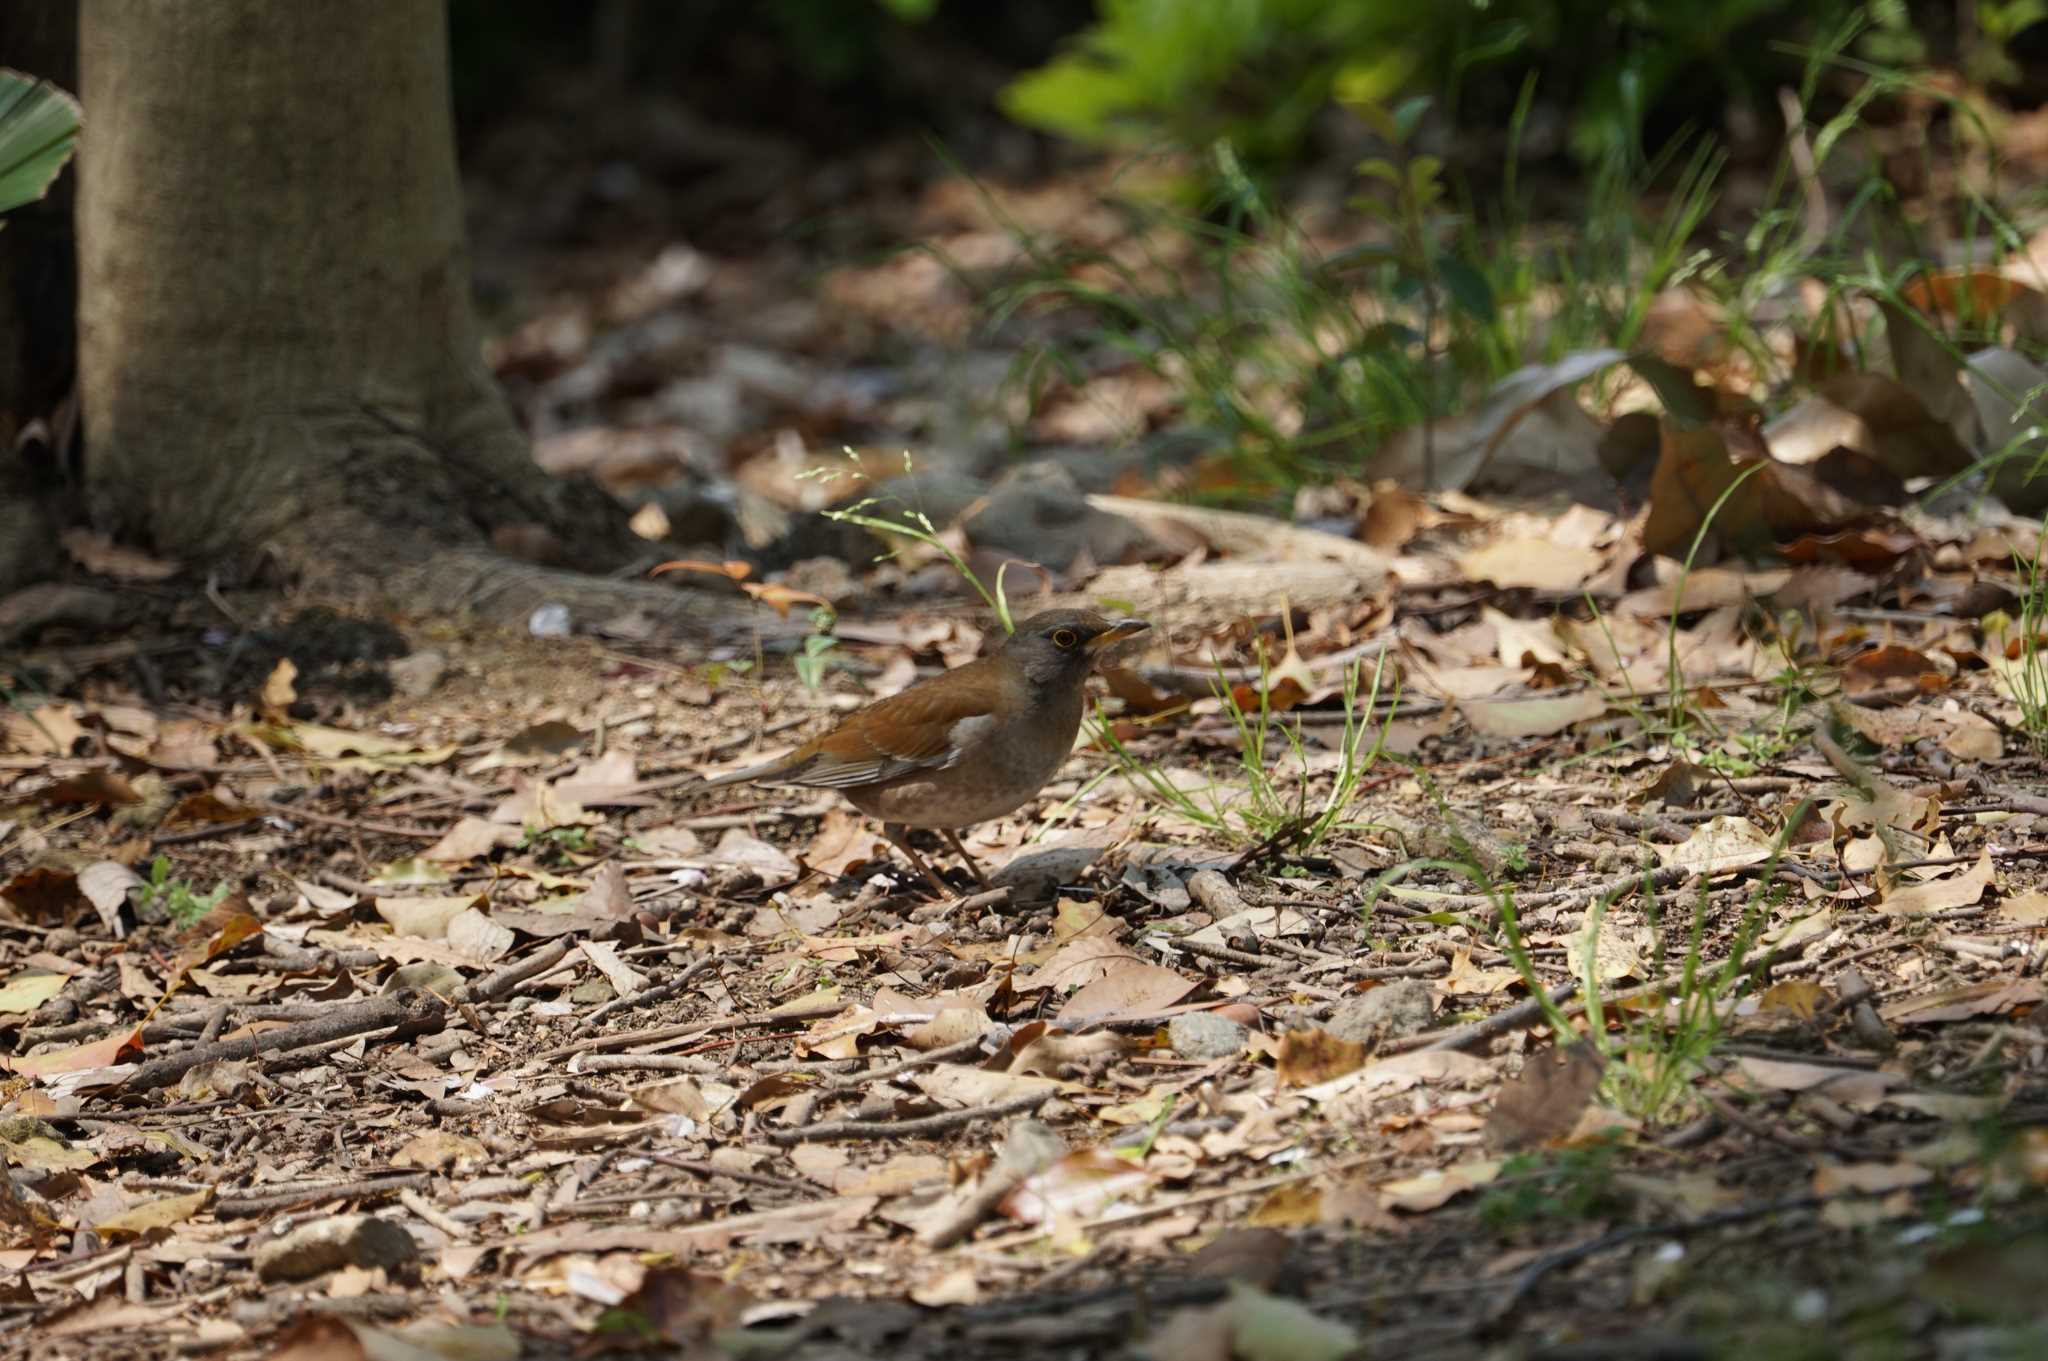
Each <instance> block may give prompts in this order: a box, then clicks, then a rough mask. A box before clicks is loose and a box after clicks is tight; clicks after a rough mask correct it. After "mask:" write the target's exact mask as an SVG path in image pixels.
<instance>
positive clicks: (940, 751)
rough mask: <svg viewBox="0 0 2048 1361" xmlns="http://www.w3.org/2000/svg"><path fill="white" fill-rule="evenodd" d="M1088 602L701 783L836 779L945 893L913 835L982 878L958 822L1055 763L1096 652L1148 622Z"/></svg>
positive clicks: (1053, 769) (1069, 744)
mask: <svg viewBox="0 0 2048 1361" xmlns="http://www.w3.org/2000/svg"><path fill="white" fill-rule="evenodd" d="M1150 627H1151V625H1150V624H1148V623H1146V622H1145V621H1144V620H1142V619H1123V620H1119V621H1116V622H1114V623H1112V622H1111V621H1110V620H1108V619H1106V618H1104V617H1103V616H1102V615H1100V614H1097V613H1096V612H1095V611H1093V610H1045V611H1042V612H1041V613H1038V614H1034V615H1032V616H1031V617H1030V618H1028V619H1024V620H1022V621H1021V622H1019V623H1018V624H1017V626H1016V630H1015V632H1013V633H1012V634H1011V635H1010V636H1009V637H1008V638H1007V639H1005V640H1004V641H1003V642H1002V643H1001V644H1000V645H999V646H998V647H996V648H995V649H994V650H993V651H991V652H990V653H989V654H988V655H987V656H984V657H980V658H977V659H976V660H974V661H971V662H968V663H967V664H966V665H965V666H959V667H955V668H954V669H953V670H951V671H948V672H946V673H945V674H944V675H940V676H932V677H930V678H928V679H925V680H922V681H919V682H918V683H917V684H915V685H912V686H910V687H908V688H907V689H904V690H902V691H899V692H898V693H896V694H893V695H889V696H886V697H885V698H882V699H878V700H876V701H875V702H874V703H872V704H869V705H867V706H865V707H864V708H860V709H856V710H855V711H854V712H853V713H851V714H848V715H847V716H846V718H845V719H843V720H841V722H840V723H839V724H838V726H836V727H834V728H833V729H832V731H830V732H828V733H826V734H825V735H824V736H822V737H818V738H814V739H813V740H811V741H809V742H806V743H804V744H803V745H802V746H800V747H798V748H797V749H796V750H794V751H792V752H790V753H789V754H787V755H785V756H779V757H777V758H776V759H775V760H772V761H768V762H765V763H763V764H761V765H757V766H749V767H748V768H746V769H745V770H735V771H732V772H730V773H729V774H725V775H719V776H716V777H714V778H712V779H709V780H707V781H705V782H704V784H703V786H702V788H705V789H717V788H720V787H722V786H726V785H736V784H758V785H764V786H767V787H769V788H786V789H787V788H795V789H835V790H837V791H839V792H840V793H841V794H843V795H845V796H846V801H847V802H848V803H850V804H852V805H853V806H854V807H855V808H857V809H859V810H860V811H861V812H862V813H865V814H867V815H868V816H869V817H872V818H876V819H879V820H880V821H881V823H882V834H883V835H884V836H886V837H887V838H888V839H889V840H890V842H892V843H893V844H894V845H895V846H896V848H897V849H898V850H900V851H902V852H903V854H904V855H905V856H907V857H908V858H909V860H910V863H911V864H912V865H914V866H915V867H916V868H917V871H918V873H920V874H922V875H923V876H924V878H925V881H926V882H927V883H929V884H930V885H931V886H932V887H933V888H934V889H936V890H938V892H939V894H940V896H941V897H944V896H947V895H949V894H950V893H951V892H952V890H951V889H950V888H949V887H948V886H947V885H946V883H945V881H944V880H942V879H940V878H939V876H938V875H936V874H934V873H933V872H932V868H931V866H930V865H928V864H926V863H925V861H924V858H923V857H922V856H920V855H919V854H918V853H917V851H916V850H915V849H914V848H913V847H912V846H911V844H910V836H909V832H910V829H911V828H929V829H932V830H936V831H937V832H939V833H940V834H941V835H942V836H944V837H945V838H946V840H947V842H948V843H950V844H951V845H952V847H953V849H954V850H955V851H957V852H958V853H959V855H960V857H961V859H962V860H964V861H966V863H967V868H968V870H969V871H970V872H971V873H972V874H973V875H974V877H975V879H976V880H977V881H978V882H979V883H981V884H982V885H983V886H984V887H986V886H987V883H988V880H987V879H986V878H984V877H983V875H982V872H981V868H980V866H978V865H976V864H975V862H974V857H973V856H971V855H969V854H968V853H967V848H966V847H965V846H963V845H961V844H960V838H959V835H958V832H959V829H961V828H963V827H969V826H972V825H973V824H975V823H977V822H986V821H988V820H989V819H990V818H998V817H1001V816H1003V815H1004V814H1005V813H1009V812H1012V811H1014V810H1016V809H1017V808H1019V807H1021V806H1022V805H1023V804H1024V803H1025V802H1027V801H1028V800H1029V799H1031V798H1032V797H1033V796H1034V795H1036V794H1037V793H1038V791H1039V790H1040V789H1041V788H1043V787H1044V785H1045V783H1046V781H1048V780H1050V779H1051V778H1052V777H1053V776H1054V775H1055V774H1057V773H1058V771H1059V768H1060V766H1061V765H1063V764H1065V762H1066V759H1067V757H1068V755H1069V754H1070V753H1071V752H1072V751H1073V749H1074V737H1075V735H1076V734H1077V733H1079V732H1080V730H1081V715H1082V712H1083V709H1084V707H1085V689H1086V686H1087V681H1088V676H1089V674H1090V673H1091V672H1093V671H1094V669H1095V664H1096V662H1097V661H1098V660H1100V659H1101V657H1102V656H1103V655H1104V653H1105V652H1106V651H1107V650H1108V649H1110V648H1112V647H1114V645H1116V644H1118V643H1121V642H1123V641H1124V640H1125V639H1127V638H1134V637H1136V636H1137V635H1139V634H1141V633H1143V632H1145V630H1147V629H1148V628H1150Z"/></svg>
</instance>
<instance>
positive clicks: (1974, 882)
mask: <svg viewBox="0 0 2048 1361" xmlns="http://www.w3.org/2000/svg"><path fill="white" fill-rule="evenodd" d="M1993 879H1994V872H1993V869H1992V865H1991V852H1990V851H1988V850H1987V851H1985V852H1984V854H1983V855H1981V856H1979V857H1978V858H1977V863H1976V864H1974V865H1972V866H1971V867H1970V868H1969V869H1968V870H1967V871H1965V872H1964V873H1962V874H1953V875H1950V876H1949V877H1948V878H1946V879H1929V880H1925V881H1923V882H1921V883H1914V884H1899V885H1895V886H1893V887H1892V888H1890V889H1888V890H1886V892H1885V895H1884V897H1883V899H1882V900H1881V901H1879V902H1878V904H1877V910H1878V911H1879V912H1884V913H1888V914H1890V915H1892V916H1899V917H1918V916H1924V915H1926V914H1927V913H1929V912H1947V911H1949V910H1951V909H1953V908H1958V907H1968V906H1969V905H1970V904H1972V903H1974V902H1976V901H1977V900H1978V899H1980V898H1982V897H1983V896H1984V890H1985V889H1987V888H1990V887H1991V885H1992V882H1993Z"/></svg>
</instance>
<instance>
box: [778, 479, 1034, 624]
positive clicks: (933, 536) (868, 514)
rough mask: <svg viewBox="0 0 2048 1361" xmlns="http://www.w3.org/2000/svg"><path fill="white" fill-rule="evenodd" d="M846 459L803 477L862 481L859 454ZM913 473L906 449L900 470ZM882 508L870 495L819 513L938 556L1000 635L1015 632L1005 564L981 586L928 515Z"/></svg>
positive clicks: (976, 576) (979, 581)
mask: <svg viewBox="0 0 2048 1361" xmlns="http://www.w3.org/2000/svg"><path fill="white" fill-rule="evenodd" d="M846 459H847V466H846V467H845V468H843V469H832V468H828V469H816V470H813V471H811V472H809V473H806V474H805V476H807V477H813V478H816V479H817V480H819V481H823V482H828V483H829V482H832V481H835V480H837V479H838V478H840V477H850V478H852V479H853V480H855V481H865V480H866V478H867V474H866V473H865V472H864V471H862V469H861V462H860V455H858V454H856V453H854V451H853V450H851V449H848V450H846ZM914 470H915V469H914V467H913V465H912V463H911V459H910V454H909V452H908V451H907V450H906V451H905V452H904V455H903V471H904V472H906V473H909V472H913V471H914ZM885 505H886V503H885V502H884V501H883V499H882V498H880V497H872V496H871V497H867V498H864V499H863V500H860V501H856V502H855V503H853V504H852V505H850V506H841V507H838V508H837V509H833V510H827V511H825V512H823V513H824V516H825V518H826V519H828V520H835V521H837V522H839V523H840V524H849V525H858V526H860V527H861V528H862V529H865V530H868V531H869V532H871V533H875V534H880V535H882V536H883V537H884V538H885V539H886V538H889V537H892V536H894V537H901V538H905V539H909V540H911V541H913V542H915V543H919V544H922V545H923V546H924V547H926V548H928V549H931V550H932V551H934V552H936V553H938V554H940V555H941V556H942V557H944V558H945V559H946V561H948V562H950V563H951V564H953V570H954V571H956V572H958V573H959V574H960V579H961V580H963V581H965V582H966V583H967V584H968V585H969V586H972V587H973V588H974V592H975V594H976V595H979V596H980V597H981V598H982V600H984V601H985V602H987V604H988V607H989V608H990V609H991V610H993V611H995V616H996V621H997V622H998V623H1000V624H1001V625H1002V626H1003V632H1004V633H1015V632H1016V631H1017V625H1016V621H1015V620H1013V619H1012V618H1011V617H1010V601H1009V597H1008V596H1007V595H1006V594H1005V593H1004V590H1003V577H1004V574H1005V573H1006V572H1007V571H1008V570H1009V567H1010V564H1009V563H1007V562H1006V563H1004V564H1003V565H1002V566H1001V567H999V568H997V569H996V579H995V584H994V586H993V587H990V586H985V585H983V584H982V580H981V577H980V576H979V575H977V574H976V573H975V571H974V569H973V568H972V567H969V566H968V565H967V559H965V558H963V557H961V556H960V554H959V552H958V551H957V550H956V549H955V548H954V547H953V546H952V545H951V544H949V543H947V542H946V540H945V538H944V537H943V536H942V535H941V534H940V533H939V531H938V528H937V527H936V526H935V525H933V524H932V522H931V517H930V516H928V515H926V514H925V513H924V512H923V511H921V510H912V509H908V508H904V509H900V510H897V511H895V512H894V513H893V514H889V513H880V512H879V511H878V508H880V507H884V506H885Z"/></svg>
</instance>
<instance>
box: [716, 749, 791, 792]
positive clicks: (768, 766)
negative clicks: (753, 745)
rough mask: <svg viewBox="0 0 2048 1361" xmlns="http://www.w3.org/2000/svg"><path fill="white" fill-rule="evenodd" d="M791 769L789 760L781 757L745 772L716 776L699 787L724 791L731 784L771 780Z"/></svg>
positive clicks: (749, 767)
mask: <svg viewBox="0 0 2048 1361" xmlns="http://www.w3.org/2000/svg"><path fill="white" fill-rule="evenodd" d="M788 768H789V758H788V757H781V758H778V759H776V760H773V761H766V762H763V763H762V764H760V765H758V766H748V767H747V768H746V769H745V770H729V771H727V772H726V773H725V774H723V775H714V776H712V777H711V778H710V779H708V780H706V781H704V783H702V784H700V785H698V786H697V788H699V789H722V788H724V787H725V786H726V785H729V784H752V783H754V781H756V780H771V779H773V778H775V777H776V776H777V775H780V774H782V773H783V771H785V770H787V769H788Z"/></svg>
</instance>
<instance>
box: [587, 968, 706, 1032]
mask: <svg viewBox="0 0 2048 1361" xmlns="http://www.w3.org/2000/svg"><path fill="white" fill-rule="evenodd" d="M717 965H718V956H717V955H710V954H707V955H705V956H704V957H703V958H701V959H699V960H697V961H696V962H694V963H692V964H691V965H690V967H689V968H687V969H685V970H683V971H682V973H681V974H680V975H678V976H677V977H675V978H672V979H670V980H669V981H668V982H666V983H656V984H654V985H652V986H651V987H645V988H642V989H640V991H638V992H636V993H633V994H631V995H629V996H626V997H614V998H613V999H612V1000H611V1001H609V1002H606V1003H605V1004H604V1005H603V1006H601V1007H599V1008H598V1009H597V1010H595V1011H593V1012H591V1013H590V1014H589V1015H588V1016H586V1017H584V1018H583V1024H582V1025H581V1026H580V1027H579V1029H581V1030H582V1031H583V1032H584V1033H586V1034H594V1033H595V1032H596V1030H597V1027H598V1024H599V1022H601V1021H603V1020H604V1019H605V1017H607V1016H610V1015H613V1014H614V1013H616V1012H621V1011H627V1010H630V1009H632V1008H635V1007H651V1006H653V1005H654V1004H655V1003H656V1002H665V1001H667V1000H668V999H669V998H671V997H674V996H676V995H677V994H679V993H681V992H682V991H683V990H684V989H685V988H687V987H689V986H690V984H692V983H694V982H696V981H697V976H698V975H699V974H702V973H707V972H709V971H710V970H711V969H714V968H716V967H717Z"/></svg>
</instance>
